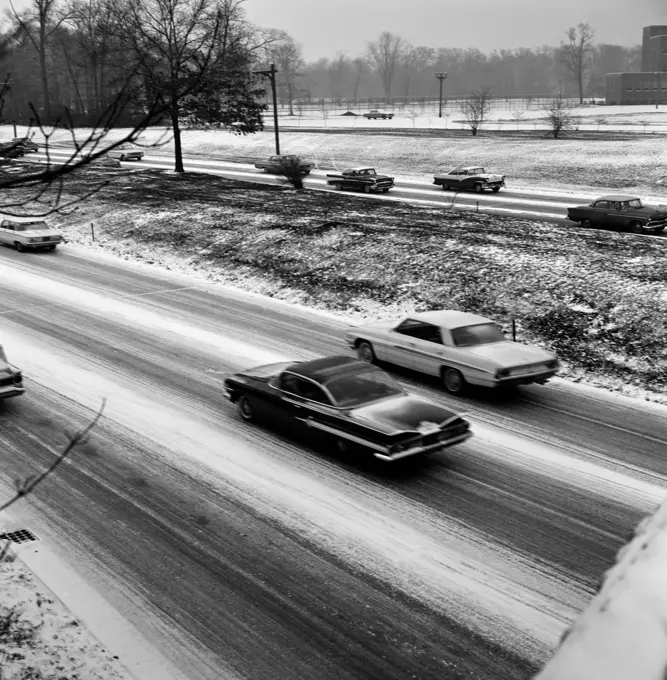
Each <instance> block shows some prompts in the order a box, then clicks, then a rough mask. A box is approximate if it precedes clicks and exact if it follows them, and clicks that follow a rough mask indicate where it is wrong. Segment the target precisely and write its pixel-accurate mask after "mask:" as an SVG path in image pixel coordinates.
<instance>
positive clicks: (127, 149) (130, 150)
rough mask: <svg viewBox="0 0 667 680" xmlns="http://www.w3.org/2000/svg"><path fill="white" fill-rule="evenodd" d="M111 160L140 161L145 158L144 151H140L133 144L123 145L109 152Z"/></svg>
mask: <svg viewBox="0 0 667 680" xmlns="http://www.w3.org/2000/svg"><path fill="white" fill-rule="evenodd" d="M107 156H108V157H109V158H117V159H118V160H119V161H122V162H124V161H140V160H141V159H142V158H143V157H144V152H143V150H142V149H138V148H137V147H136V146H134V145H133V144H121V145H120V146H117V147H116V148H115V149H110V150H109V151H107Z"/></svg>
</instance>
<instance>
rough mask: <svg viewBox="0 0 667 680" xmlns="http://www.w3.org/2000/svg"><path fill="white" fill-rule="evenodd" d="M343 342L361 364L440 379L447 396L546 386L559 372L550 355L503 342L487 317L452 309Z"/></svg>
mask: <svg viewBox="0 0 667 680" xmlns="http://www.w3.org/2000/svg"><path fill="white" fill-rule="evenodd" d="M345 340H346V342H347V343H348V344H349V345H350V347H352V349H354V350H356V352H357V356H358V357H359V358H360V359H362V360H363V361H368V362H371V363H373V362H375V361H379V362H385V363H388V364H394V365H396V366H403V367H404V368H408V369H411V370H413V371H418V372H420V373H425V374H427V375H431V376H436V377H439V378H440V379H441V381H442V384H443V386H444V388H445V389H446V390H447V391H448V392H449V393H451V394H460V393H461V392H463V391H464V389H465V387H466V385H480V386H482V387H500V386H504V385H521V384H528V383H545V382H546V381H547V380H548V379H549V378H551V377H553V376H554V375H555V374H556V372H557V371H558V358H557V357H556V355H555V354H554V353H553V352H549V351H547V350H544V349H541V348H539V347H533V346H531V345H523V344H520V343H517V342H512V341H510V340H507V339H506V338H505V334H504V333H503V331H502V330H501V329H500V327H499V326H498V325H497V324H496V323H495V322H494V321H493V320H492V319H487V318H485V317H483V316H478V315H477V314H470V313H468V312H459V311H456V310H442V311H433V312H421V313H418V314H417V313H415V314H412V315H411V316H409V317H407V318H405V319H403V320H402V321H383V322H380V323H373V324H369V325H364V326H358V327H356V328H353V329H351V330H349V331H348V332H347V333H345Z"/></svg>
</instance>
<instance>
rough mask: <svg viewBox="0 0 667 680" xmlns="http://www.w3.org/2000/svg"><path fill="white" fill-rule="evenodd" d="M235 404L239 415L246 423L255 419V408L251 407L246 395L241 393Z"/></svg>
mask: <svg viewBox="0 0 667 680" xmlns="http://www.w3.org/2000/svg"><path fill="white" fill-rule="evenodd" d="M237 406H238V409H239V415H240V416H241V418H242V419H243V420H245V421H246V422H247V423H251V422H252V421H253V420H255V410H254V409H253V407H252V404H251V403H250V400H249V399H248V397H246V396H244V395H241V396H240V397H239V400H238V402H237Z"/></svg>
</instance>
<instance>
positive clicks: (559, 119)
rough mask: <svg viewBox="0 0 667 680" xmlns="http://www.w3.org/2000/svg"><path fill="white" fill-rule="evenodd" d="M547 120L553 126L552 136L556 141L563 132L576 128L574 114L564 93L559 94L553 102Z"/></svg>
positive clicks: (548, 110)
mask: <svg viewBox="0 0 667 680" xmlns="http://www.w3.org/2000/svg"><path fill="white" fill-rule="evenodd" d="M547 120H548V121H549V125H550V126H551V134H552V135H553V136H554V139H558V138H559V137H560V136H561V134H562V133H563V132H566V131H567V130H571V129H572V127H573V126H574V114H573V113H572V109H571V108H570V107H569V106H568V102H567V99H566V98H565V97H564V96H563V94H562V93H560V94H557V95H556V96H555V97H554V98H553V99H552V100H551V103H550V104H549V108H548V109H547Z"/></svg>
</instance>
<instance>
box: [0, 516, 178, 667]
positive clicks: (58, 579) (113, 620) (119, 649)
mask: <svg viewBox="0 0 667 680" xmlns="http://www.w3.org/2000/svg"><path fill="white" fill-rule="evenodd" d="M3 524H4V523H3ZM0 528H2V530H3V531H11V529H8V528H7V527H6V526H0ZM8 554H9V555H11V556H13V557H14V558H15V559H17V560H19V561H20V562H22V563H23V565H25V567H26V568H27V569H28V570H29V571H30V572H32V574H33V576H34V578H35V581H36V582H37V584H38V586H40V587H41V588H42V589H43V590H44V591H45V592H50V593H51V594H52V595H53V596H54V597H55V598H57V599H58V600H59V601H60V603H61V604H62V605H63V606H64V607H65V608H66V609H67V610H68V611H69V612H70V613H71V615H72V616H73V617H74V618H76V619H78V620H79V621H80V622H81V623H82V624H83V625H84V626H85V627H86V628H87V630H88V632H89V633H90V634H91V635H92V636H93V637H94V638H95V639H96V640H97V641H98V642H99V643H100V644H101V645H102V646H103V647H104V648H105V650H106V651H107V652H108V653H109V655H111V656H113V657H114V658H115V659H116V660H117V662H118V664H119V665H120V666H122V667H123V669H124V670H125V671H126V673H127V675H128V676H129V677H133V678H135V680H182V679H183V676H182V675H181V674H180V673H178V672H177V671H175V669H174V668H173V666H172V665H171V664H170V662H169V661H168V660H167V659H166V658H165V657H163V656H162V654H160V652H158V651H157V649H155V648H154V647H153V645H152V644H151V643H150V642H149V641H148V640H147V639H146V638H145V637H144V636H143V635H142V633H141V632H140V631H139V630H138V629H137V628H136V627H135V626H134V625H133V624H131V623H130V622H129V621H127V620H126V619H124V618H123V617H122V616H121V614H120V613H119V612H118V611H117V610H116V609H115V608H114V607H113V606H112V605H111V604H110V603H109V602H107V601H106V600H105V599H104V597H103V596H102V595H100V593H98V592H97V591H96V590H95V589H94V588H93V587H91V586H90V585H89V584H88V583H87V582H86V581H85V580H84V579H83V578H81V577H80V576H79V575H78V574H76V573H75V572H74V571H73V570H72V568H71V567H70V566H69V565H68V564H67V563H66V562H64V561H63V560H62V559H60V558H59V557H58V556H57V555H55V553H53V552H52V551H51V550H50V549H49V548H48V547H47V546H46V545H44V544H43V543H42V542H41V541H39V542H37V543H32V542H31V543H25V544H16V543H10V547H9V550H8Z"/></svg>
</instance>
